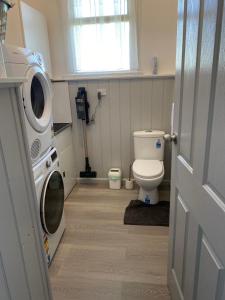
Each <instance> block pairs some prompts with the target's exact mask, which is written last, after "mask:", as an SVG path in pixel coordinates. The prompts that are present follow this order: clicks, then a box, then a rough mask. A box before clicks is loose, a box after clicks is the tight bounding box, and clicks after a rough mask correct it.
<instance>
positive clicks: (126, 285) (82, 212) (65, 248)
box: [49, 184, 170, 300]
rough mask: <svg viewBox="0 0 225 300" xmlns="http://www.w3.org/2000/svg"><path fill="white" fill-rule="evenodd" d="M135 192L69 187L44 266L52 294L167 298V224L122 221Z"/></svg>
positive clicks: (103, 299)
mask: <svg viewBox="0 0 225 300" xmlns="http://www.w3.org/2000/svg"><path fill="white" fill-rule="evenodd" d="M163 195H164V196H163V198H165V192H164V194H163ZM136 198H137V191H136V190H133V191H126V190H123V189H122V190H118V191H115V190H109V189H108V188H106V187H102V186H98V185H96V186H95V185H84V184H82V185H79V186H76V187H75V188H74V190H73V191H72V193H71V194H70V196H69V198H68V199H67V200H66V202H65V218H66V231H65V233H64V236H63V238H62V241H61V244H60V245H59V248H58V250H57V253H56V255H55V258H54V260H53V262H52V265H51V267H50V270H49V273H50V280H51V284H52V289H53V295H54V299H55V300H62V299H63V300H72V299H73V300H89V299H90V300H95V299H98V300H134V299H135V300H147V299H149V300H150V299H151V300H169V299H170V295H169V291H168V289H167V285H166V281H167V277H166V276H167V252H168V228H166V227H151V226H126V225H123V215H124V210H125V208H126V206H127V205H128V203H129V202H130V200H133V199H136Z"/></svg>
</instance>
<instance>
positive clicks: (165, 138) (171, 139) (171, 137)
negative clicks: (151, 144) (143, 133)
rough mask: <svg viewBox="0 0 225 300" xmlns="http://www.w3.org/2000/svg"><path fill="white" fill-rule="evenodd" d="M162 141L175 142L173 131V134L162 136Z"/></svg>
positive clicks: (175, 137)
mask: <svg viewBox="0 0 225 300" xmlns="http://www.w3.org/2000/svg"><path fill="white" fill-rule="evenodd" d="M163 138H164V141H166V142H173V143H174V144H175V145H176V144H177V135H176V134H175V133H173V134H165V135H164V136H163Z"/></svg>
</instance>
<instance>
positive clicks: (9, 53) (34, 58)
mask: <svg viewBox="0 0 225 300" xmlns="http://www.w3.org/2000/svg"><path fill="white" fill-rule="evenodd" d="M2 48H3V58H4V63H5V69H6V75H7V77H25V78H26V82H25V83H24V84H23V86H22V88H21V101H23V109H24V120H25V126H26V131H27V137H28V143H29V149H30V156H31V160H32V164H35V163H37V162H38V161H39V160H40V159H41V157H42V156H43V155H44V154H45V153H47V152H48V151H50V149H51V147H52V144H53V125H52V98H53V91H52V86H51V82H50V79H49V77H48V74H47V72H46V70H45V65H44V61H43V58H42V56H41V54H39V53H37V52H33V51H31V50H29V49H24V48H18V47H14V46H8V45H3V46H2Z"/></svg>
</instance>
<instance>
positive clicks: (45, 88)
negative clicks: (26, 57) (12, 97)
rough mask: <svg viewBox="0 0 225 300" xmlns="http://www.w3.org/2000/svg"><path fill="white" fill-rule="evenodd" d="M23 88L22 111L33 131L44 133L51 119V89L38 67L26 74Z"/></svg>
mask: <svg viewBox="0 0 225 300" xmlns="http://www.w3.org/2000/svg"><path fill="white" fill-rule="evenodd" d="M26 77H27V82H25V83H24V86H23V100H24V109H25V113H26V116H27V119H28V121H29V123H30V125H31V126H32V127H33V129H34V130H36V131H38V132H44V131H45V130H46V128H47V127H48V125H49V123H50V122H51V117H52V97H53V92H52V87H51V82H50V80H49V78H48V76H47V74H46V73H45V72H44V71H43V70H42V69H41V68H40V67H38V66H33V67H31V68H30V69H29V70H28V72H27V76H26Z"/></svg>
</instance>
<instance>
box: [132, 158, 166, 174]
mask: <svg viewBox="0 0 225 300" xmlns="http://www.w3.org/2000/svg"><path fill="white" fill-rule="evenodd" d="M133 173H134V176H135V175H136V176H137V177H139V178H143V179H154V178H158V177H160V176H161V175H162V174H163V173H164V166H163V162H162V161H159V160H143V159H140V160H139V159H138V160H135V162H134V164H133Z"/></svg>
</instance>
